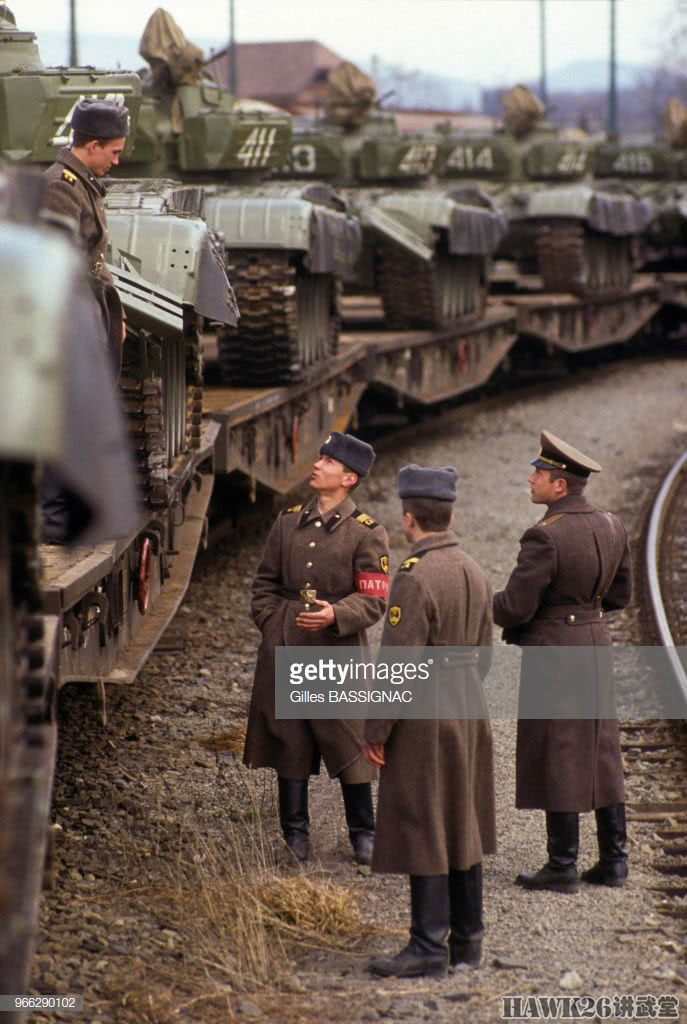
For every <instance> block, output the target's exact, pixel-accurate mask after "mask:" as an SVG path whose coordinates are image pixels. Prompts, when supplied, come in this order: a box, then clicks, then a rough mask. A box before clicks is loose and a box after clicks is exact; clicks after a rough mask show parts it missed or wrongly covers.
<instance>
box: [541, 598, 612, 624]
mask: <svg viewBox="0 0 687 1024" xmlns="http://www.w3.org/2000/svg"><path fill="white" fill-rule="evenodd" d="M603 617H604V613H603V611H602V609H601V608H600V607H599V605H598V604H597V603H596V602H593V601H592V602H590V603H589V604H558V605H552V606H551V607H549V608H540V609H539V611H538V612H537V614H536V616H535V618H537V619H560V620H561V621H562V622H567V624H568V625H569V626H579V625H581V624H584V623H588V622H599V621H600V620H601V619H603Z"/></svg>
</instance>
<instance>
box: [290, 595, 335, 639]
mask: <svg viewBox="0 0 687 1024" xmlns="http://www.w3.org/2000/svg"><path fill="white" fill-rule="evenodd" d="M314 603H315V604H319V605H321V608H320V610H319V611H316V612H301V613H300V614H299V616H298V618H297V619H296V625H297V626H298V628H299V629H304V630H305V631H306V633H315V632H317V630H319V629H326V628H327V626H332V625H333V624H334V622H336V616H335V615H334V609H333V608H332V606H331V605H330V603H329V601H315V602H314Z"/></svg>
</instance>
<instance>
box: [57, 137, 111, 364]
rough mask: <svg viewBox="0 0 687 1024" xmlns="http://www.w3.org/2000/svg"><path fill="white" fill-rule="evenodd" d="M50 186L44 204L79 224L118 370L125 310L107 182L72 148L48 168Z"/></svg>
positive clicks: (92, 287) (91, 282) (92, 284)
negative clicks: (111, 256) (110, 248)
mask: <svg viewBox="0 0 687 1024" xmlns="http://www.w3.org/2000/svg"><path fill="white" fill-rule="evenodd" d="M45 178H46V179H47V182H48V184H47V187H46V190H45V196H44V200H43V205H44V207H45V208H46V209H47V210H52V211H53V212H54V213H59V214H62V215H63V216H66V217H69V218H70V219H71V220H73V221H75V222H76V224H77V225H78V229H79V230H78V236H79V241H80V244H81V246H82V248H83V249H84V251H85V253H86V260H87V264H88V272H89V283H90V285H91V290H92V291H93V294H94V295H95V297H96V299H97V301H98V305H99V306H100V311H101V313H102V316H103V321H104V324H105V330H106V333H107V336H108V341H109V346H110V349H111V352H112V358H113V361H114V363H115V367H116V369H117V372H119V368H120V367H121V348H122V319H123V316H124V314H123V310H122V303H121V300H120V298H119V294H118V292H117V289H116V288H115V286H114V284H113V283H112V275H111V273H110V271H109V269H108V267H107V264H106V262H105V259H106V254H107V220H106V217H105V204H104V202H103V197H104V196H105V186H104V185H103V183H102V182H101V181H100V180H99V179H98V178H97V177H96V176H95V174H93V173H92V172H91V171H89V169H88V168H87V167H86V165H85V164H83V163H82V162H81V160H79V159H78V157H75V156H74V154H73V153H72V151H71V150H70V149H68V148H66V147H65V148H63V149H61V150H60V151H59V153H58V154H57V159H56V161H55V163H54V164H52V165H51V166H50V167H48V169H47V171H45Z"/></svg>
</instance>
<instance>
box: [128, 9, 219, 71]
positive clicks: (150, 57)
mask: <svg viewBox="0 0 687 1024" xmlns="http://www.w3.org/2000/svg"><path fill="white" fill-rule="evenodd" d="M138 52H139V53H140V55H141V56H142V57H143V59H144V60H147V61H148V63H149V64H150V66H151V68H152V69H153V76H154V77H155V78H156V79H157V73H158V72H159V70H160V64H159V63H156V62H160V63H162V64H164V65H166V66H167V69H168V71H169V76H170V78H171V82H172V84H173V85H195V84H196V83H197V82H198V80H199V78H200V75H201V71H202V67H203V60H204V55H203V51H202V50H201V49H199V47H197V46H194V45H193V43H189V41H188V40H187V39H186V36H185V35H184V33H183V32H182V31H181V29H180V28H179V26H178V25H177V23H176V21H175V20H174V18H173V17H172V15H171V14H169V13H168V12H167V11H165V10H163V9H162V8H161V7H158V9H157V10H156V11H154V12H153V14H151V16H150V18H149V19H148V24H147V25H146V27H145V28H144V30H143V35H142V36H141V42H140V44H139V47H138ZM156 84H158V83H157V80H156Z"/></svg>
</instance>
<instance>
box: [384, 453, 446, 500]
mask: <svg viewBox="0 0 687 1024" xmlns="http://www.w3.org/2000/svg"><path fill="white" fill-rule="evenodd" d="M456 476H457V473H456V471H455V469H454V468H453V466H436V467H433V466H427V467H425V466H417V465H415V463H414V462H413V463H411V464H410V465H409V466H404V467H403V469H400V470H399V471H398V496H399V498H438V499H439V501H455V500H456Z"/></svg>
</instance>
